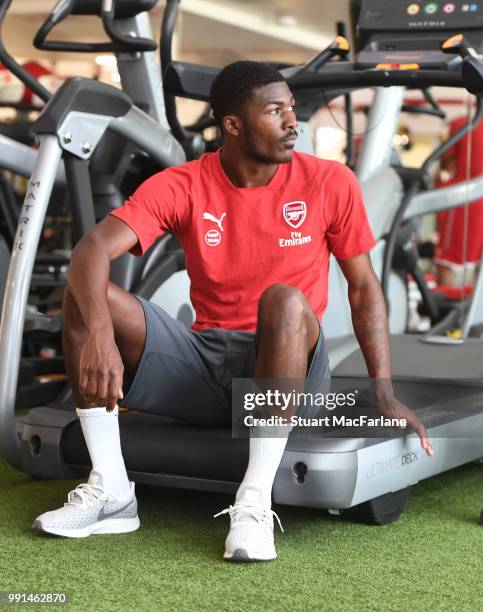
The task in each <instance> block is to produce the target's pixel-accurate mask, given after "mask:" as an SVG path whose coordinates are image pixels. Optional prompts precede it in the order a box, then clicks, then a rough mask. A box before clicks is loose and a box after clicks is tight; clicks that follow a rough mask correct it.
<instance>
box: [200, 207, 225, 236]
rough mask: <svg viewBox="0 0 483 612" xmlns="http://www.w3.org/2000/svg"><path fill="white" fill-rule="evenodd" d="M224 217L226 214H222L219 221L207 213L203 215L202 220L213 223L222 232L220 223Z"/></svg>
mask: <svg viewBox="0 0 483 612" xmlns="http://www.w3.org/2000/svg"><path fill="white" fill-rule="evenodd" d="M225 217H226V213H223V214H222V215H221V217H220V218H219V219H217V218H216V217H215V216H214V215H212V214H211V213H209V212H204V213H203V219H206V220H207V221H213V223H216V225H218V227H219V228H220V230H221V231H223V227H222V225H221V223H222V221H223V219H224V218H225Z"/></svg>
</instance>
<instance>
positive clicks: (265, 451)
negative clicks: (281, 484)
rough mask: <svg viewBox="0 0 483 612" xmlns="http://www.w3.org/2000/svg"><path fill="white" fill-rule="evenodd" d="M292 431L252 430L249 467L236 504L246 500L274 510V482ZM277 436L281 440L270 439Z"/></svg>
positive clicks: (275, 429) (286, 429) (274, 429)
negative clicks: (272, 507) (272, 506)
mask: <svg viewBox="0 0 483 612" xmlns="http://www.w3.org/2000/svg"><path fill="white" fill-rule="evenodd" d="M269 429H270V431H269ZM291 429H292V428H291V427H278V428H268V427H261V428H254V429H253V430H252V432H251V434H250V455H249V459H248V467H247V471H246V472H245V476H244V478H243V481H242V482H241V484H240V486H239V488H238V491H237V494H236V501H237V502H238V501H241V500H243V501H248V502H253V503H255V504H257V505H261V506H263V507H265V508H270V507H271V505H272V486H273V481H274V479H275V474H276V473H277V469H278V466H279V465H280V461H281V460H282V455H283V451H284V450H285V447H286V446H287V440H288V434H289V433H290V431H291ZM275 435H278V436H280V437H268V436H275Z"/></svg>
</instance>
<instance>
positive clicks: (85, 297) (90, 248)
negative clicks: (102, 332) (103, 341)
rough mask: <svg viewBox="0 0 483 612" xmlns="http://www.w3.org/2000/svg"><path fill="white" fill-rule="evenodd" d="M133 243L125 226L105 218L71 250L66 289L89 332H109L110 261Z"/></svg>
mask: <svg viewBox="0 0 483 612" xmlns="http://www.w3.org/2000/svg"><path fill="white" fill-rule="evenodd" d="M137 241H138V238H137V236H136V234H135V233H134V232H133V231H132V229H131V228H130V227H129V226H128V225H126V223H124V222H123V221H120V220H119V219H116V218H115V217H112V216H107V217H106V218H105V219H103V220H102V221H101V222H100V223H99V224H98V225H96V226H95V227H94V228H93V229H92V230H91V231H90V232H89V233H87V234H86V235H85V236H83V237H82V239H81V240H80V241H79V242H78V243H77V245H76V247H75V248H74V250H73V251H72V257H71V262H70V266H69V274H68V277H67V286H68V288H69V290H70V292H71V293H72V295H73V296H74V299H75V301H76V303H77V306H78V307H79V310H80V312H81V314H82V319H83V321H84V325H85V326H86V328H87V329H88V330H89V331H91V330H95V329H106V328H107V329H108V330H111V331H112V320H111V316H110V313H109V308H108V305H107V287H108V283H109V270H110V265H111V261H113V260H114V259H117V258H118V257H120V256H121V255H124V253H127V251H129V249H131V248H132V247H133V246H134V245H135V244H136V243H137Z"/></svg>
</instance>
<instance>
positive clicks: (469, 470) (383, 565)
mask: <svg viewBox="0 0 483 612" xmlns="http://www.w3.org/2000/svg"><path fill="white" fill-rule="evenodd" d="M75 484H76V482H57V481H43V482H41V481H33V480H31V479H30V477H28V476H26V475H25V474H22V473H20V472H17V471H15V470H13V469H12V468H10V467H9V466H7V465H6V464H5V463H4V461H3V460H0V496H1V498H0V501H1V503H0V524H1V541H0V590H3V591H5V590H9V591H11V590H20V591H43V592H46V591H66V592H67V593H68V594H69V596H70V603H69V605H68V606H67V608H68V609H69V610H81V609H83V610H170V611H171V610H173V611H178V610H210V611H218V610H220V611H231V610H237V611H238V610H239V611H243V612H246V611H250V610H264V611H267V610H277V611H279V610H283V611H285V610H287V611H297V610H300V611H302V610H303V611H306V610H330V611H336V610H351V611H354V610H357V611H359V610H381V611H385V612H386V611H392V610H397V611H408V610H415V611H419V610H428V611H431V612H435V611H436V610H468V611H472V612H474V611H477V610H483V527H482V526H479V525H478V523H477V517H478V514H479V510H480V507H481V506H483V465H476V464H472V465H469V466H465V467H462V468H459V469H457V470H454V471H452V472H450V473H448V474H444V475H442V476H439V477H437V478H433V479H432V480H429V481H425V482H422V483H420V484H418V485H417V486H415V487H413V490H412V496H411V498H410V500H409V503H408V506H407V508H406V511H405V512H404V514H403V515H402V517H401V518H400V519H399V521H398V522H397V523H393V524H392V525H389V526H385V527H372V526H366V525H360V524H356V523H351V522H348V521H345V520H343V519H341V518H338V517H330V516H329V515H328V514H327V513H325V512H324V511H318V510H313V509H304V508H289V507H286V506H279V507H277V508H276V510H277V511H278V513H279V515H280V518H281V520H282V524H283V526H284V528H285V534H282V533H280V531H278V532H277V534H276V538H277V550H278V555H279V558H278V560H277V561H273V562H270V563H259V564H229V563H226V562H223V561H222V560H221V555H222V552H223V541H224V538H225V536H226V532H227V526H228V519H227V517H220V518H218V519H216V520H214V519H213V518H212V515H213V514H214V513H215V512H217V511H219V510H221V509H222V508H224V507H226V506H227V505H228V504H229V503H230V502H231V496H226V495H221V494H213V493H207V492H197V491H182V490H174V489H164V490H163V489H155V488H150V487H138V501H139V506H140V513H139V514H140V518H141V529H140V530H139V531H137V532H134V533H130V534H123V535H107V536H106V535H103V536H91V537H90V538H87V539H82V540H67V539H61V538H55V537H48V536H42V535H40V534H37V533H34V532H33V531H32V530H31V529H30V525H31V523H32V519H33V518H34V517H35V516H36V515H37V514H39V513H41V512H43V511H45V510H48V509H54V508H56V507H58V506H59V505H61V504H62V503H63V501H64V500H65V495H66V492H67V491H68V490H69V488H73V486H75ZM46 608H49V609H51V606H47V605H45V606H29V607H26V606H22V607H21V609H30V610H34V609H36V610H40V609H46ZM56 608H57V609H60V610H61V609H63V608H64V607H63V606H56ZM5 609H8V608H5ZM11 609H13V608H12V607H11ZM16 609H19V607H17V608H16Z"/></svg>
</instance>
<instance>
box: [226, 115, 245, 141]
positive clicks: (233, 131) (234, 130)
mask: <svg viewBox="0 0 483 612" xmlns="http://www.w3.org/2000/svg"><path fill="white" fill-rule="evenodd" d="M240 128H241V122H240V119H239V117H237V116H236V115H226V117H223V129H224V131H225V132H226V133H227V134H230V136H239V135H240Z"/></svg>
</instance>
